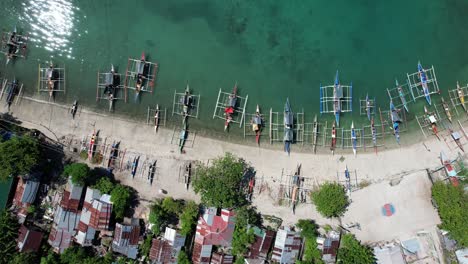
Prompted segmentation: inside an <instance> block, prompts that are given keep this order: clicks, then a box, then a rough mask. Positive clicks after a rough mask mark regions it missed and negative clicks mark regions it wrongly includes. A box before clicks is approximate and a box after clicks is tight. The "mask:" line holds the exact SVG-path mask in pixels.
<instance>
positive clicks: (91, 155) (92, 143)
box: [88, 131, 96, 160]
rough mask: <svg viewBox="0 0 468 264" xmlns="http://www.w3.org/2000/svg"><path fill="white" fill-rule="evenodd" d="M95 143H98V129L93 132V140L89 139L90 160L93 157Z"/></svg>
mask: <svg viewBox="0 0 468 264" xmlns="http://www.w3.org/2000/svg"><path fill="white" fill-rule="evenodd" d="M95 143H96V131H94V132H93V135H92V136H91V140H90V141H89V148H88V159H89V160H91V159H92V158H93V155H94V147H95Z"/></svg>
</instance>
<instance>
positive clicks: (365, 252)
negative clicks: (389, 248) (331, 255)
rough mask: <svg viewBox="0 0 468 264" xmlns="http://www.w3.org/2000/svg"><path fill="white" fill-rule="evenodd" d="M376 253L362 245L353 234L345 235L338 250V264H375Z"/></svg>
mask: <svg viewBox="0 0 468 264" xmlns="http://www.w3.org/2000/svg"><path fill="white" fill-rule="evenodd" d="M375 261H376V260H375V256H374V252H373V251H372V249H371V248H370V247H369V246H366V245H362V244H361V242H359V240H357V239H356V238H355V237H354V235H353V234H344V235H343V236H342V237H341V245H340V248H339V250H338V256H337V263H340V264H341V263H343V264H345V263H362V264H372V263H375Z"/></svg>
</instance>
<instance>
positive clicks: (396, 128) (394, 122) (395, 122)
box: [390, 100, 401, 144]
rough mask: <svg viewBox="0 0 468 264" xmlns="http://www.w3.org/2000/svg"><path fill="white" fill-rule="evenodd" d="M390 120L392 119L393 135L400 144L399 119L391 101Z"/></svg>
mask: <svg viewBox="0 0 468 264" xmlns="http://www.w3.org/2000/svg"><path fill="white" fill-rule="evenodd" d="M390 118H391V119H392V128H393V133H394V134H395V139H396V141H397V143H398V144H400V123H401V119H400V116H399V115H398V110H397V109H396V108H395V105H394V104H393V101H391V100H390Z"/></svg>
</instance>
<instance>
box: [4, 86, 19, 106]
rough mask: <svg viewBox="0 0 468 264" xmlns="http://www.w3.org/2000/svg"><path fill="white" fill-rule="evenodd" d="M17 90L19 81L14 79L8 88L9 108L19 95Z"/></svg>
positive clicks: (7, 99) (7, 100)
mask: <svg viewBox="0 0 468 264" xmlns="http://www.w3.org/2000/svg"><path fill="white" fill-rule="evenodd" d="M17 89H18V81H17V80H16V79H14V80H13V81H12V82H11V84H10V85H9V87H8V95H7V97H6V102H7V105H8V108H10V106H11V104H12V103H13V99H14V98H15V95H16V93H17V91H16V90H17Z"/></svg>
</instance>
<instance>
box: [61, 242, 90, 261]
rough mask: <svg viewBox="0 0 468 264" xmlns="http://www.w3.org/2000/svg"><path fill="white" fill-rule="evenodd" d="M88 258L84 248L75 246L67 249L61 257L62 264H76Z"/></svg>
mask: <svg viewBox="0 0 468 264" xmlns="http://www.w3.org/2000/svg"><path fill="white" fill-rule="evenodd" d="M86 258H88V254H87V252H86V250H85V249H84V248H82V247H78V246H74V247H69V248H67V249H65V251H64V252H63V253H62V254H61V255H60V262H61V263H62V264H75V263H80V262H83V261H84V260H85V259H86Z"/></svg>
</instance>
